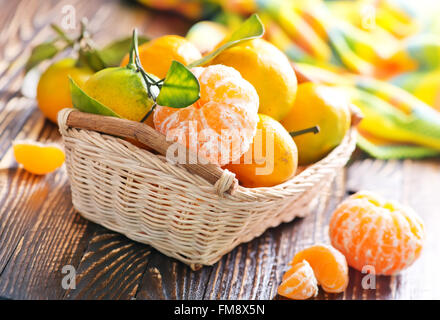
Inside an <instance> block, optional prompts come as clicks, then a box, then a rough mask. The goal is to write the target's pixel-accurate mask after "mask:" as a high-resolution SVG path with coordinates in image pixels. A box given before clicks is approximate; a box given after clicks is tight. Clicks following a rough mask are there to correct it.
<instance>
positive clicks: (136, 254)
mask: <svg viewBox="0 0 440 320" xmlns="http://www.w3.org/2000/svg"><path fill="white" fill-rule="evenodd" d="M149 254H150V248H149V247H148V246H145V245H142V244H140V243H136V242H134V241H131V240H129V239H127V238H126V237H124V236H122V235H120V234H117V233H115V232H112V231H109V230H107V229H105V228H102V227H96V231H95V233H94V234H93V237H92V238H91V239H90V242H89V244H88V247H87V249H86V251H85V254H84V255H83V257H82V260H81V262H80V264H79V267H78V268H77V274H78V276H77V280H76V288H75V289H72V290H68V292H67V293H66V295H65V298H66V299H132V298H135V296H136V292H137V290H138V287H139V283H140V281H141V279H142V275H143V273H144V272H145V269H146V265H147V262H148V255H149Z"/></svg>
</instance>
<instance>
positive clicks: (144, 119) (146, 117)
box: [141, 102, 157, 122]
mask: <svg viewBox="0 0 440 320" xmlns="http://www.w3.org/2000/svg"><path fill="white" fill-rule="evenodd" d="M156 106H157V103H156V102H154V104H153V106H152V107H151V109H150V110H149V111H148V112H147V114H146V115H145V116H144V117H143V118H142V120H141V122H145V121H146V120H147V119H148V117H149V116H150V115H151V114H152V113H153V111H154V109H156Z"/></svg>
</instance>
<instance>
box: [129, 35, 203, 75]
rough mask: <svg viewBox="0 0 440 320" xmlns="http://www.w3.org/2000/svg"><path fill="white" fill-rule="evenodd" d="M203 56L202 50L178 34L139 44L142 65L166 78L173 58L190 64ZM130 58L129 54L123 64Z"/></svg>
mask: <svg viewBox="0 0 440 320" xmlns="http://www.w3.org/2000/svg"><path fill="white" fill-rule="evenodd" d="M201 57H202V55H201V54H200V51H199V50H198V49H197V48H196V47H195V46H194V45H193V44H192V43H191V42H189V41H188V40H186V39H185V38H183V37H181V36H176V35H166V36H162V37H159V38H156V39H153V40H151V41H149V42H147V43H144V44H143V45H141V46H139V59H140V61H141V64H142V67H143V68H144V69H145V71H146V72H148V73H152V74H154V75H155V76H157V77H159V78H165V76H166V74H167V72H168V69H169V68H170V66H171V62H172V61H173V60H176V61H179V62H181V63H182V64H184V65H188V64H190V63H191V62H194V61H196V60H198V59H200V58H201ZM128 58H129V55H128V54H127V55H126V56H125V57H124V59H123V60H122V62H121V66H125V65H127V63H128Z"/></svg>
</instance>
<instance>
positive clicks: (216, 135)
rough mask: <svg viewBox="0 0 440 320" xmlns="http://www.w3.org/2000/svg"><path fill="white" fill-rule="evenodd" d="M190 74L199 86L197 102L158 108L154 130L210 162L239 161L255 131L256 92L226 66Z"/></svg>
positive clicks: (195, 69) (217, 66) (155, 112)
mask: <svg viewBox="0 0 440 320" xmlns="http://www.w3.org/2000/svg"><path fill="white" fill-rule="evenodd" d="M191 71H192V72H193V73H194V74H195V76H196V77H197V78H198V80H199V83H200V99H199V100H198V101H196V102H195V103H194V104H192V105H191V106H188V107H186V108H170V107H164V106H159V105H158V106H157V107H156V109H155V111H154V119H153V120H154V127H155V128H156V130H158V131H160V132H162V133H163V134H164V135H166V136H167V139H168V140H173V141H177V142H179V143H181V144H183V145H186V146H188V147H189V148H190V149H191V150H193V151H194V152H196V153H197V154H198V155H199V156H201V157H202V158H204V159H205V160H208V161H209V162H211V163H214V164H219V165H225V164H227V163H229V162H230V161H233V160H236V159H239V158H240V156H241V155H242V154H243V153H245V152H246V151H247V150H248V149H249V147H250V144H251V143H252V139H253V137H254V135H255V132H256V128H257V122H258V94H257V92H256V91H255V89H254V87H252V85H251V84H250V83H249V82H247V81H246V80H244V79H243V78H242V77H241V75H240V73H239V72H238V71H237V70H235V69H233V68H230V67H226V66H222V65H214V66H208V67H206V68H202V67H197V68H193V69H192V70H191ZM223 137H225V138H223ZM227 137H230V138H231V139H230V140H229V139H227Z"/></svg>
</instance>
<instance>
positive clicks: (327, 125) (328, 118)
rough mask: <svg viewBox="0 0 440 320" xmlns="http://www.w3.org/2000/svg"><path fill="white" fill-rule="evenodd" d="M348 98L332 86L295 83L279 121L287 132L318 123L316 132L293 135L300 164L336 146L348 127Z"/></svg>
mask: <svg viewBox="0 0 440 320" xmlns="http://www.w3.org/2000/svg"><path fill="white" fill-rule="evenodd" d="M350 118H351V115H350V111H349V101H348V99H345V96H344V95H343V93H342V92H340V91H339V90H338V89H336V88H332V87H329V86H325V85H321V84H316V83H312V82H306V83H302V84H300V85H299V86H298V91H297V94H296V100H295V103H294V104H293V107H292V109H291V110H290V112H289V113H288V114H287V116H286V117H285V118H284V119H282V120H281V124H282V125H283V126H284V127H285V128H286V130H287V131H289V132H293V131H299V130H302V129H306V128H310V127H313V126H316V125H318V126H319V128H320V132H319V133H317V134H313V133H307V134H303V135H300V136H296V137H294V138H293V140H294V141H295V143H296V146H297V147H298V156H299V164H300V165H309V164H311V163H314V162H316V161H318V160H320V159H322V158H324V157H325V156H326V155H327V154H328V153H329V152H330V151H331V150H333V149H334V148H335V147H336V146H338V145H339V144H340V143H341V141H342V139H343V138H344V136H345V134H346V133H347V131H348V129H349V128H350Z"/></svg>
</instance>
